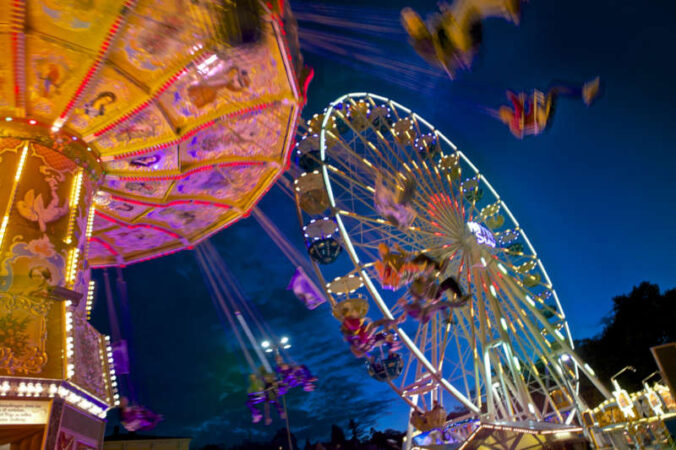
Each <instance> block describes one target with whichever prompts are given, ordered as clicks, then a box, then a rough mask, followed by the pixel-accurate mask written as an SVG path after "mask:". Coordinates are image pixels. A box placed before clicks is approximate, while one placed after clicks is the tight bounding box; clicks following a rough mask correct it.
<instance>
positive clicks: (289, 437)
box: [282, 395, 293, 450]
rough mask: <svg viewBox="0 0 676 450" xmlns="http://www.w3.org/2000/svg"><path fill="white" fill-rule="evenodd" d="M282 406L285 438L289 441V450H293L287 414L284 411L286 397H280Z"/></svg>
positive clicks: (285, 410)
mask: <svg viewBox="0 0 676 450" xmlns="http://www.w3.org/2000/svg"><path fill="white" fill-rule="evenodd" d="M282 405H283V406H284V417H285V418H286V437H287V438H288V439H289V450H293V444H292V443H291V429H290V428H289V412H288V411H287V409H286V395H282Z"/></svg>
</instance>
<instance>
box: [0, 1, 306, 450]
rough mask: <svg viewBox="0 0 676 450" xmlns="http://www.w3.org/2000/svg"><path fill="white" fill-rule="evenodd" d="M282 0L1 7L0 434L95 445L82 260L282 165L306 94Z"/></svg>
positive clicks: (88, 261) (182, 217)
mask: <svg viewBox="0 0 676 450" xmlns="http://www.w3.org/2000/svg"><path fill="white" fill-rule="evenodd" d="M284 4H285V2H281V1H280V2H266V3H263V2H259V1H257V0H249V1H239V2H236V5H235V4H233V3H230V2H222V1H218V0H204V1H202V0H200V1H184V0H172V1H155V0H138V1H135V0H100V1H95V2H93V3H92V2H55V1H51V0H35V1H33V0H29V1H21V0H20V1H13V2H5V3H4V4H3V5H2V7H1V8H0V27H1V33H0V39H2V44H3V48H5V49H7V55H6V58H4V59H3V60H2V62H0V90H1V92H2V95H0V129H1V132H0V168H1V170H2V173H3V177H2V180H0V208H2V218H1V222H0V259H1V263H0V270H1V271H2V277H1V278H0V323H1V324H2V327H1V329H2V331H1V332H0V409H2V411H3V414H0V416H2V418H3V419H2V421H0V429H1V431H2V433H0V436H2V439H3V441H2V443H5V441H6V442H14V443H42V444H43V446H44V448H56V446H57V445H58V446H60V447H64V448H65V447H67V446H69V445H71V444H72V445H75V444H77V446H78V448H97V447H99V445H100V442H101V439H102V432H103V421H102V419H103V418H104V417H105V415H106V411H107V410H108V409H109V408H110V407H112V406H114V405H116V404H117V403H118V401H119V395H118V394H117V390H116V386H117V382H116V379H115V376H114V374H113V372H112V370H111V367H112V363H113V357H112V351H111V346H110V341H109V339H107V338H106V337H105V336H102V335H101V334H100V333H98V332H97V331H96V330H95V329H94V328H93V327H92V326H91V325H90V324H89V323H88V321H87V312H88V308H89V306H90V302H91V300H92V297H93V295H92V289H93V285H92V283H90V281H89V280H90V276H89V273H90V269H91V268H96V267H106V266H123V265H126V264H130V263H134V262H138V261H143V260H146V259H149V258H154V257H158V256H162V255H165V254H167V253H171V252H175V251H178V250H181V249H184V248H191V247H192V246H193V245H195V244H197V243H199V242H200V241H201V240H203V239H204V238H206V237H207V236H209V235H210V234H213V233H215V232H217V231H218V230H220V229H222V228H223V227H226V226H228V225H230V224H232V223H234V222H236V221H237V220H238V219H240V218H242V217H245V216H247V215H248V212H249V210H250V209H251V208H252V207H253V205H255V203H256V202H257V200H258V199H259V198H260V196H261V195H262V194H263V193H265V192H266V190H267V189H269V187H270V186H271V184H272V183H274V181H275V180H276V179H277V177H278V176H279V175H280V174H281V173H282V172H283V171H284V169H285V166H286V164H287V161H288V152H289V146H290V143H291V141H292V139H293V136H294V133H295V130H296V123H297V120H298V116H299V111H300V108H301V106H302V103H303V101H304V99H303V95H304V94H303V92H302V89H301V87H300V86H301V85H303V84H304V83H303V82H302V81H300V82H299V79H300V78H301V75H300V73H301V69H302V58H301V57H300V54H299V53H298V45H297V38H294V27H295V23H294V21H293V18H292V16H291V13H290V11H289V10H288V5H287V6H286V8H285V6H284ZM285 28H287V29H286V30H285ZM26 427H28V428H26ZM21 445H23V444H21ZM26 445H28V444H26ZM36 445H37V444H36ZM60 447H59V448H60Z"/></svg>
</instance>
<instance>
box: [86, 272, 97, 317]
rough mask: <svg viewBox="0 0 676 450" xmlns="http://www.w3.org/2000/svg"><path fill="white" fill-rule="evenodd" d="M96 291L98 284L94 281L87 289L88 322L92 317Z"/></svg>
mask: <svg viewBox="0 0 676 450" xmlns="http://www.w3.org/2000/svg"><path fill="white" fill-rule="evenodd" d="M95 289H96V282H95V281H94V280H91V281H89V286H88V287H87V305H86V311H87V320H89V318H90V317H91V312H92V304H93V303H94V291H95Z"/></svg>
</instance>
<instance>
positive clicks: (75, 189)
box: [63, 169, 84, 244]
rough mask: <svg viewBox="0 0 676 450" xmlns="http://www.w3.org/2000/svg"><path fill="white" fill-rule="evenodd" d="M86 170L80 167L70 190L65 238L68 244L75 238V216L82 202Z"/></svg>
mask: <svg viewBox="0 0 676 450" xmlns="http://www.w3.org/2000/svg"><path fill="white" fill-rule="evenodd" d="M83 174H84V171H83V170H82V169H78V171H77V174H76V175H75V179H74V180H73V186H72V188H71V190H70V199H69V202H68V207H69V209H70V213H69V215H68V229H67V231H66V238H65V239H64V240H63V241H64V242H65V243H66V244H70V243H71V241H72V238H73V228H74V225H75V216H76V215H77V212H78V210H77V205H78V204H79V203H80V193H81V191H82V178H83Z"/></svg>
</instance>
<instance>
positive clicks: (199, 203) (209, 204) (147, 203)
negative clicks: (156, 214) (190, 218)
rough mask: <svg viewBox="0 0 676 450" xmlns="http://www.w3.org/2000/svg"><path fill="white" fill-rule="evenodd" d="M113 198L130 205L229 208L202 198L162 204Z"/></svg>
mask: <svg viewBox="0 0 676 450" xmlns="http://www.w3.org/2000/svg"><path fill="white" fill-rule="evenodd" d="M111 198H112V199H113V200H117V201H119V202H126V203H131V204H132V205H138V206H152V207H155V208H167V207H169V206H175V205H190V204H194V205H204V206H215V207H217V208H224V209H229V208H231V206H230V205H226V204H224V203H215V202H207V201H204V200H174V201H171V202H168V203H164V204H157V203H150V202H143V201H140V200H133V199H129V198H125V197H118V196H116V195H113V196H111Z"/></svg>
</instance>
